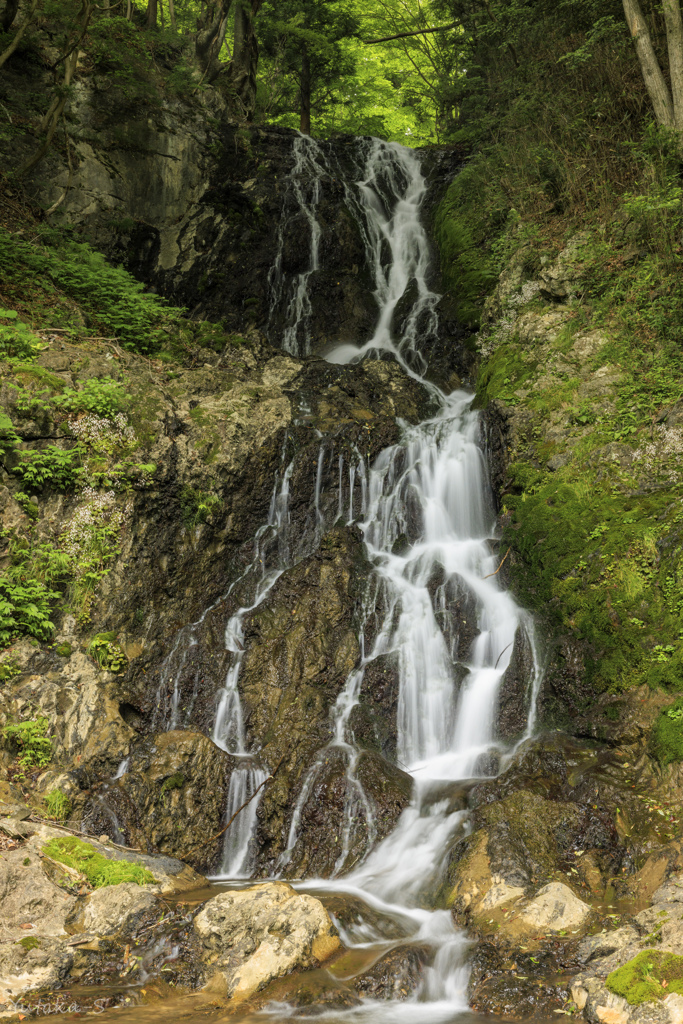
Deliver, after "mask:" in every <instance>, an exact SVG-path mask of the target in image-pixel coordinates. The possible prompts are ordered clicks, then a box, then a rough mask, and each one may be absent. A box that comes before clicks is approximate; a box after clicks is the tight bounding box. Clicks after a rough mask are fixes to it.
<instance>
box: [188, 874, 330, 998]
mask: <svg viewBox="0 0 683 1024" xmlns="http://www.w3.org/2000/svg"><path fill="white" fill-rule="evenodd" d="M194 930H195V933H196V935H197V936H198V938H199V940H200V943H201V946H202V948H203V954H202V956H203V959H204V962H205V964H206V975H207V979H209V980H210V981H211V980H212V981H213V985H214V986H217V985H220V986H222V987H223V988H224V990H225V992H226V994H227V995H228V997H229V998H230V999H231V1000H232V1001H233V1002H235V1003H237V1002H242V1001H243V1000H245V999H247V998H248V997H249V996H251V995H252V994H253V993H254V992H257V991H258V990H259V989H261V988H263V987H264V986H265V985H266V984H268V982H270V981H272V980H273V979H274V978H280V977H282V976H283V975H285V974H288V973H289V972H290V971H292V970H294V969H301V968H309V967H314V966H317V965H318V964H319V963H322V962H323V961H325V960H327V959H328V958H329V957H330V956H331V955H332V954H333V953H335V952H336V951H337V950H338V949H339V948H340V945H341V944H340V942H339V937H338V935H337V932H336V929H335V927H334V925H333V924H332V921H331V919H330V917H329V915H328V913H327V911H326V910H325V908H324V907H323V905H322V903H320V901H319V900H316V899H315V898H314V897H313V896H306V895H302V894H298V893H296V892H295V891H294V889H292V887H291V886H289V885H287V884H286V883H285V882H266V883H264V884H262V885H256V886H252V887H251V888H249V889H244V890H242V891H240V892H225V893H221V894H220V895H219V896H214V897H213V899H211V900H209V901H208V903H206V904H205V905H204V907H203V908H202V910H201V911H200V912H199V914H198V915H197V916H196V918H195V920H194Z"/></svg>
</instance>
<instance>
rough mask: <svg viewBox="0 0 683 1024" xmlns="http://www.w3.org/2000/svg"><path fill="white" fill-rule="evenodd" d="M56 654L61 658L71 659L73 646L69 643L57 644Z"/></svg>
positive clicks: (55, 647)
mask: <svg viewBox="0 0 683 1024" xmlns="http://www.w3.org/2000/svg"><path fill="white" fill-rule="evenodd" d="M54 652H55V654H58V655H59V657H60V658H70V657H71V644H69V643H63V644H55V646H54Z"/></svg>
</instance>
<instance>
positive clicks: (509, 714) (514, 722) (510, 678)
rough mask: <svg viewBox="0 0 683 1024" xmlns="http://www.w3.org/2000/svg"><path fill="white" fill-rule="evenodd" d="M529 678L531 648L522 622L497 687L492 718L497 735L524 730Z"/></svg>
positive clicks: (531, 678)
mask: <svg viewBox="0 0 683 1024" xmlns="http://www.w3.org/2000/svg"><path fill="white" fill-rule="evenodd" d="M533 681H534V659H533V649H532V646H531V643H530V641H529V637H528V635H527V633H526V630H525V629H524V626H521V627H520V628H519V629H518V631H517V636H516V637H515V643H514V647H513V651H512V657H511V659H510V664H509V665H508V667H507V669H506V671H505V675H504V676H503V681H502V683H501V685H500V689H499V690H498V706H497V709H496V714H495V722H496V733H497V735H498V737H499V738H500V739H502V740H511V739H513V738H514V737H518V736H520V735H522V734H523V733H524V732H525V731H526V727H527V722H528V720H529V709H530V703H531V689H532V685H533Z"/></svg>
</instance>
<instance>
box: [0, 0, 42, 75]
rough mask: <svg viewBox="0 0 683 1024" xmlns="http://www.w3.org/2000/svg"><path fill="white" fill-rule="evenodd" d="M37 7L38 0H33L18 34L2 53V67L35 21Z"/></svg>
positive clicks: (0, 55) (0, 65) (0, 60)
mask: <svg viewBox="0 0 683 1024" xmlns="http://www.w3.org/2000/svg"><path fill="white" fill-rule="evenodd" d="M37 7H38V0H32V3H31V6H30V8H29V10H28V13H27V15H26V17H25V18H24V20H23V22H22V23H21V25H20V26H19V28H18V29H17V34H16V35H15V37H14V39H13V40H12V42H11V43H10V44H9V46H8V47H7V49H6V50H3V52H2V53H0V68H1V67H2V65H3V64H4V63H5V61H8V60H9V59H10V57H11V56H12V54H13V53H14V51H15V50H16V48H17V46H18V45H19V43H20V42H21V38H22V36H23V34H24V32H25V31H26V29H27V28H28V27H29V25H30V24H31V22H32V21H33V18H34V16H35V13H36V9H37ZM12 20H14V19H12ZM10 24H11V23H10Z"/></svg>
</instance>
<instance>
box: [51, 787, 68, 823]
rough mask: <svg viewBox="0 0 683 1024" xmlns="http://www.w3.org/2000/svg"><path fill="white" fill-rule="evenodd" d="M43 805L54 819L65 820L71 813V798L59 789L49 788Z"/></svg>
mask: <svg viewBox="0 0 683 1024" xmlns="http://www.w3.org/2000/svg"><path fill="white" fill-rule="evenodd" d="M45 807H46V808H47V813H48V815H49V817H51V818H54V819H55V821H66V819H67V818H68V817H69V815H70V814H71V800H69V798H68V796H66V794H65V793H62V791H61V789H51V790H50V792H49V793H48V794H47V795H46V796H45Z"/></svg>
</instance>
